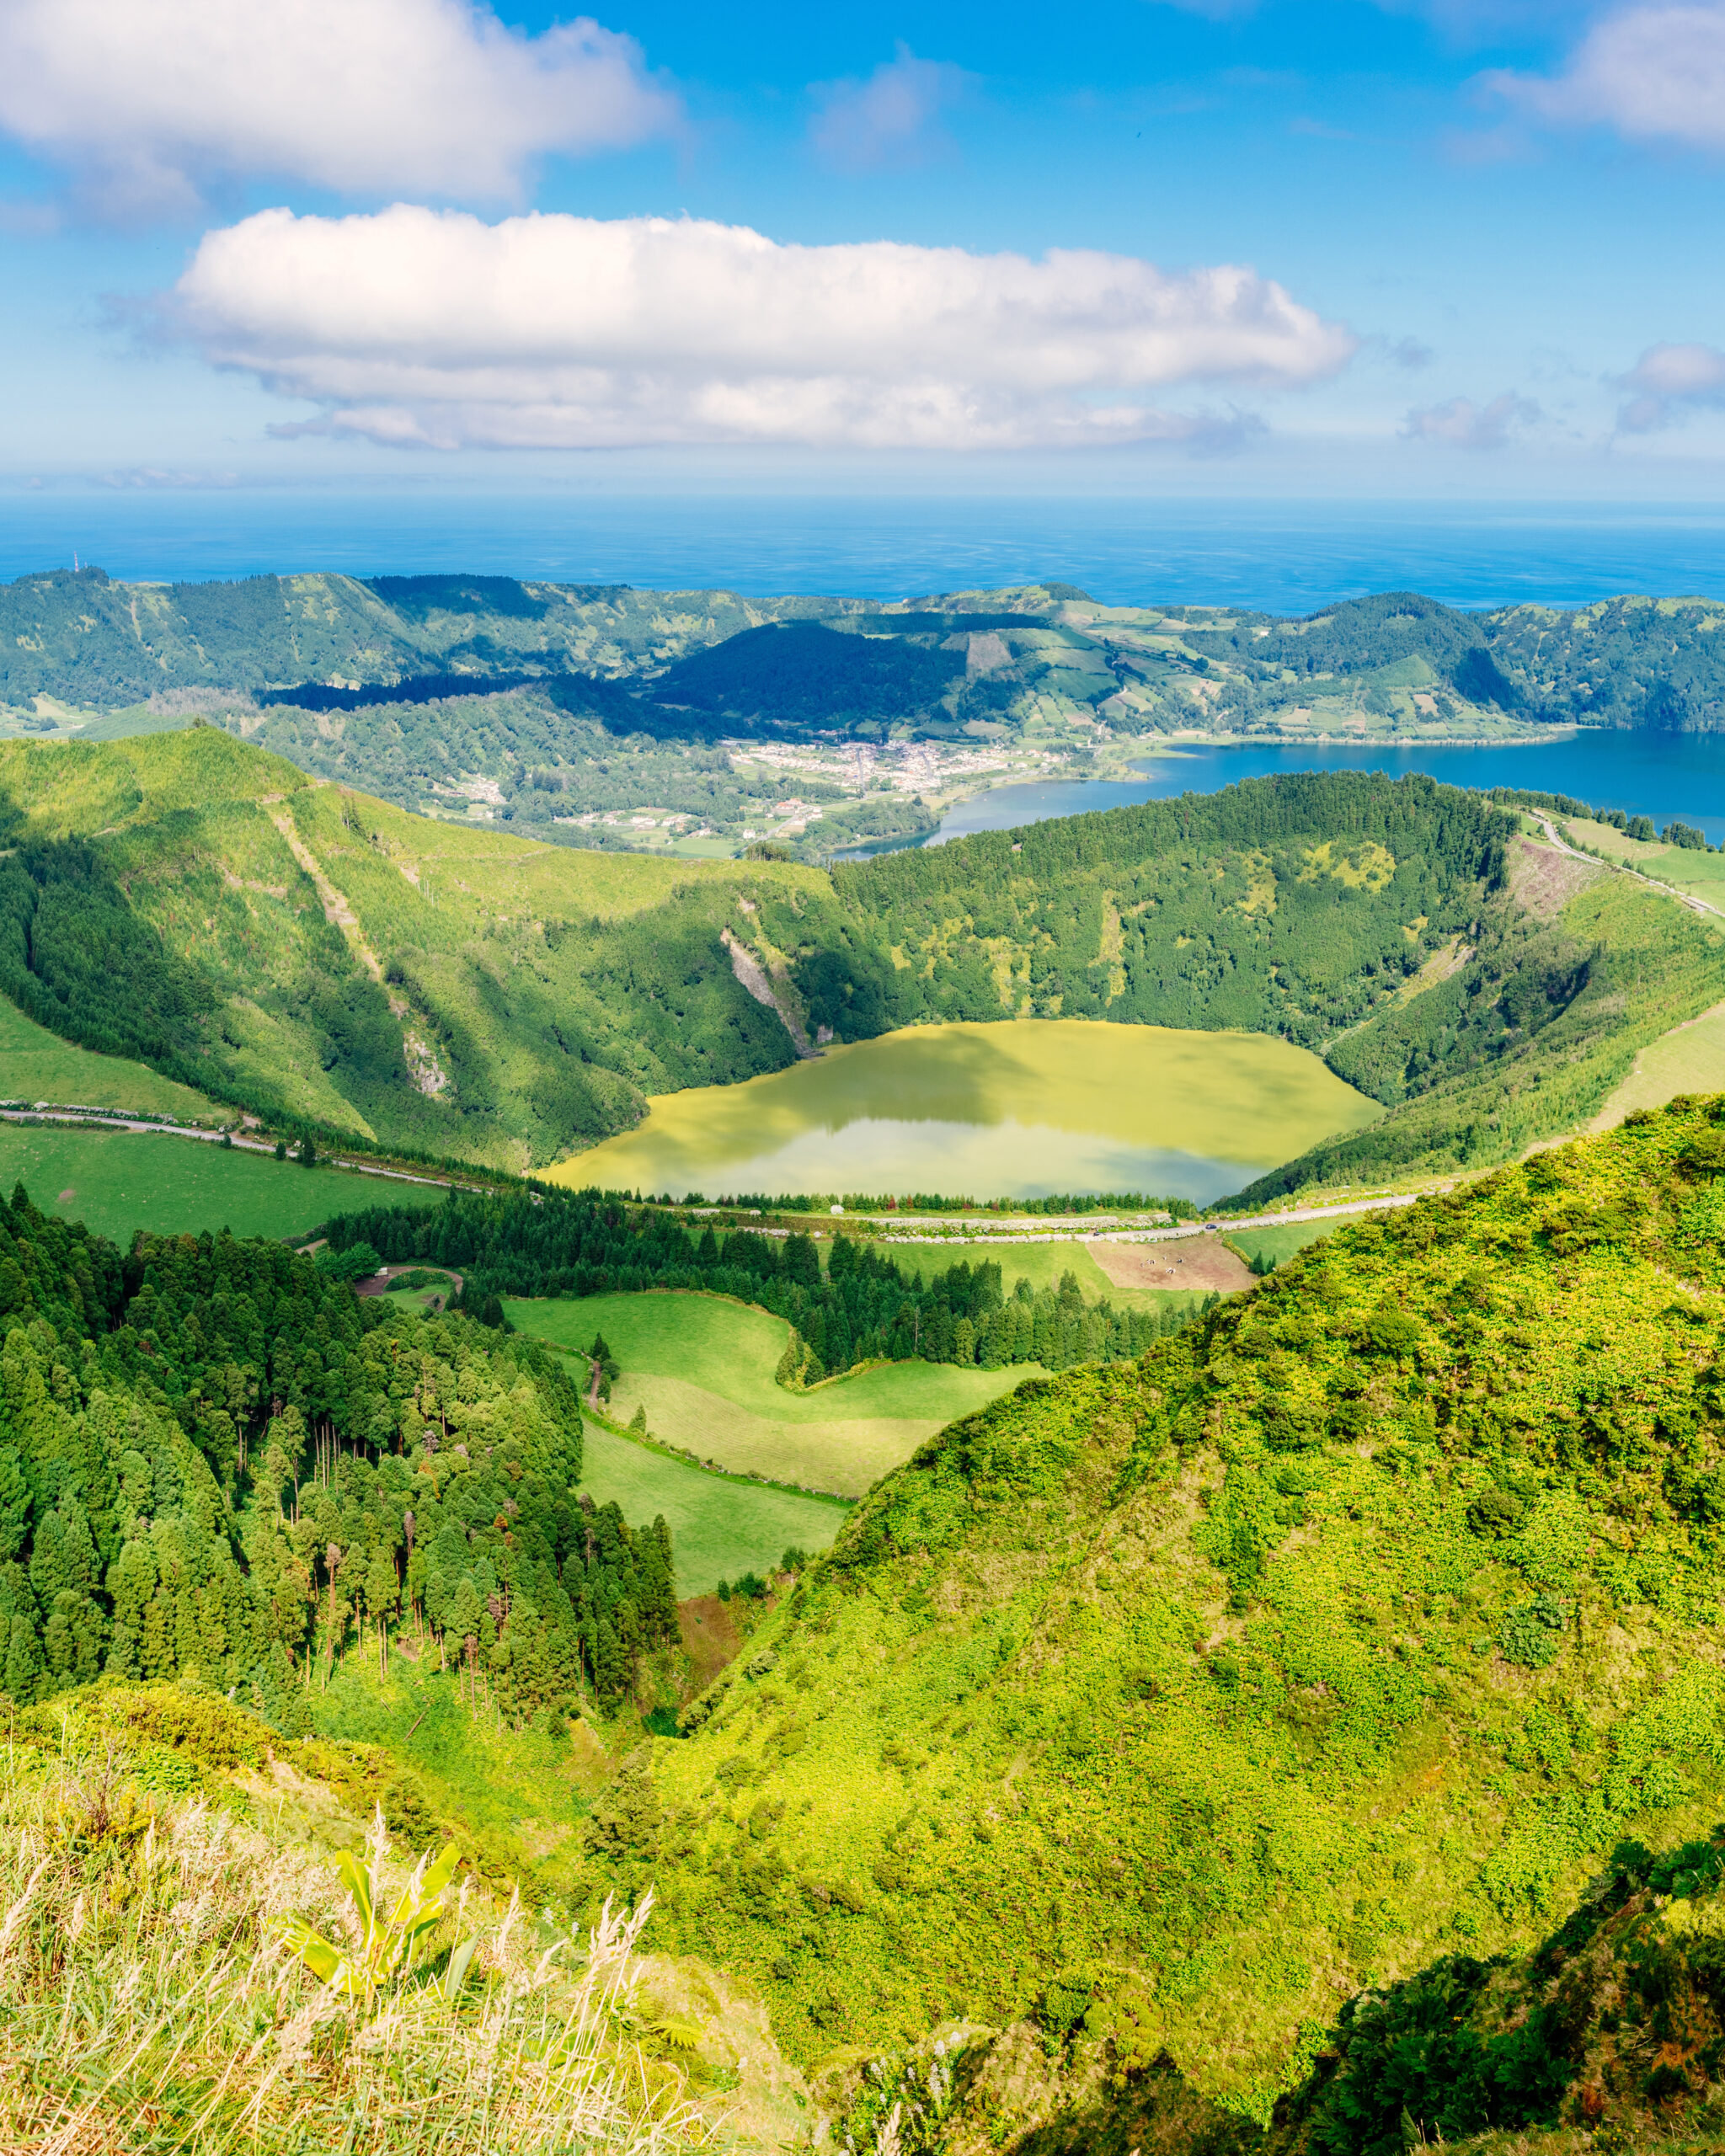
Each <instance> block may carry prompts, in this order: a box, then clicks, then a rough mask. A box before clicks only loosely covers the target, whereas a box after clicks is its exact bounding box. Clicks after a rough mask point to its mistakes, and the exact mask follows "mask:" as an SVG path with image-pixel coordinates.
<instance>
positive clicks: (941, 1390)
mask: <svg viewBox="0 0 1725 2156" xmlns="http://www.w3.org/2000/svg"><path fill="white" fill-rule="evenodd" d="M505 1310H507V1312H508V1314H509V1316H510V1321H512V1322H513V1323H514V1324H515V1326H518V1327H519V1328H520V1330H521V1331H523V1332H527V1333H531V1334H533V1335H534V1336H535V1337H537V1338H539V1339H541V1340H544V1341H546V1342H549V1343H550V1344H551V1345H552V1346H553V1347H559V1348H566V1349H569V1350H573V1351H574V1352H575V1353H585V1351H586V1350H587V1349H588V1348H590V1346H591V1345H592V1342H593V1336H594V1334H595V1332H602V1333H603V1334H604V1335H605V1337H606V1342H607V1343H608V1345H609V1346H610V1348H611V1353H613V1354H614V1355H615V1356H616V1358H617V1362H618V1363H619V1364H621V1365H622V1376H621V1377H620V1378H619V1379H618V1380H617V1382H616V1384H615V1385H613V1387H612V1389H611V1401H610V1407H609V1412H610V1413H611V1417H612V1418H613V1419H614V1420H616V1421H617V1422H628V1420H629V1419H630V1418H631V1417H632V1416H633V1414H634V1412H635V1410H636V1408H637V1407H644V1408H645V1409H646V1411H647V1425H648V1428H649V1430H650V1431H651V1432H652V1433H653V1435H654V1437H656V1438H662V1439H664V1440H665V1443H666V1444H673V1445H676V1446H678V1447H680V1448H681V1449H684V1450H686V1451H688V1452H692V1453H694V1454H696V1455H697V1458H699V1459H702V1460H712V1461H713V1463H714V1464H715V1465H717V1466H719V1467H726V1468H731V1469H734V1470H738V1471H739V1472H740V1473H743V1474H748V1475H765V1476H771V1477H772V1480H773V1481H776V1482H792V1483H796V1484H798V1485H800V1486H802V1487H804V1488H805V1489H810V1490H824V1491H830V1492H835V1493H836V1494H837V1495H838V1496H840V1497H860V1496H861V1495H862V1494H863V1492H864V1491H865V1490H867V1489H868V1488H870V1487H871V1486H873V1484H874V1483H876V1482H878V1481H879V1480H880V1478H881V1476H883V1475H885V1474H887V1473H889V1471H890V1470H892V1469H893V1468H895V1467H897V1466H900V1465H902V1463H903V1462H904V1461H905V1460H908V1459H909V1458H910V1456H911V1454H912V1453H913V1452H914V1451H915V1450H916V1448H917V1446H918V1445H920V1444H922V1443H923V1442H924V1441H925V1440H926V1439H927V1438H932V1436H934V1434H935V1433H936V1432H937V1431H938V1430H942V1429H944V1428H945V1427H946V1425H947V1424H948V1422H953V1421H955V1420H956V1419H957V1418H958V1417H959V1416H961V1415H968V1414H969V1413H970V1412H972V1410H973V1409H975V1408H978V1407H980V1406H983V1404H984V1403H985V1401H990V1400H994V1399H996V1398H998V1397H999V1396H1000V1395H1001V1393H1003V1392H1010V1391H1011V1390H1012V1388H1013V1386H1014V1385H1017V1384H1018V1383H1019V1381H1020V1380H1022V1379H1023V1378H1026V1377H1029V1376H1033V1375H1036V1374H1039V1373H1038V1371H1037V1368H1036V1366H1035V1365H1034V1364H1023V1363H1021V1364H1016V1365H1015V1366H1014V1367H1013V1368H1012V1369H1004V1370H977V1369H957V1368H955V1367H953V1365H952V1364H944V1363H921V1362H911V1363H889V1364H880V1365H878V1366H877V1367H876V1368H874V1369H871V1370H865V1371H863V1372H862V1373H861V1374H859V1375H858V1376H856V1377H848V1378H836V1379H834V1380H832V1381H831V1382H830V1384H827V1385H820V1386H817V1387H816V1388H815V1389H814V1390H812V1391H810V1392H806V1393H796V1392H788V1391H786V1390H785V1389H784V1388H783V1387H782V1385H777V1384H775V1383H774V1381H773V1372H774V1370H775V1369H777V1366H778V1360H779V1358H780V1356H781V1355H782V1353H784V1348H785V1342H786V1341H787V1340H788V1337H789V1335H790V1327H789V1326H788V1325H787V1324H786V1323H785V1321H784V1320H783V1319H782V1318H777V1317H773V1316H772V1315H769V1314H768V1313H767V1312H766V1311H765V1310H751V1309H749V1308H747V1307H746V1306H745V1305H743V1304H740V1303H733V1302H729V1301H727V1300H726V1299H724V1297H723V1296H719V1295H701V1294H669V1293H660V1292H649V1293H648V1294H640V1295H586V1296H583V1297H580V1298H579V1299H569V1300H559V1301H555V1302H525V1301H521V1302H517V1301H513V1300H511V1301H509V1302H506V1303H505ZM788 1539H791V1540H794V1539H795V1538H794V1537H793V1538H788ZM773 1554H774V1555H775V1556H776V1555H777V1551H775V1552H774V1553H773ZM715 1577H717V1576H715Z"/></svg>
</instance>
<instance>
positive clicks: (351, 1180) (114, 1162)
mask: <svg viewBox="0 0 1725 2156" xmlns="http://www.w3.org/2000/svg"><path fill="white" fill-rule="evenodd" d="M92 1060H94V1059H92ZM18 1182H21V1183H22V1184H23V1185H24V1188H25V1189H26V1190H27V1191H29V1194H30V1197H31V1198H32V1199H33V1200H34V1201H35V1203H36V1204H37V1205H39V1206H40V1208H41V1209H42V1211H43V1212H45V1213H58V1214H62V1215H63V1216H64V1217H65V1218H66V1219H68V1220H82V1221H83V1222H84V1224H85V1225H86V1226H88V1227H89V1228H92V1229H93V1230H95V1232H96V1233H97V1234H98V1235H107V1236H109V1237H110V1238H111V1239H112V1241H115V1242H117V1243H118V1244H119V1245H120V1248H121V1249H122V1250H124V1249H126V1247H127V1246H129V1245H130V1244H131V1238H132V1233H133V1230H136V1229H138V1228H147V1229H148V1230H150V1231H151V1233H152V1235H181V1234H189V1235H200V1234H201V1233H202V1232H203V1230H205V1229H206V1228H207V1229H209V1230H210V1231H211V1233H212V1234H215V1233H217V1232H219V1230H222V1229H223V1228H232V1230H233V1232H234V1234H235V1235H277V1236H281V1235H305V1234H307V1232H308V1231H309V1230H312V1228H315V1227H317V1226H318V1225H319V1224H320V1223H321V1222H323V1221H324V1220H327V1219H328V1218H329V1216H330V1214H332V1213H343V1212H354V1211H356V1210H357V1209H359V1208H360V1206H362V1205H376V1204H378V1203H387V1204H392V1205H436V1204H440V1203H441V1202H442V1199H443V1197H444V1191H443V1188H442V1186H441V1184H437V1183H417V1182H395V1181H393V1180H386V1179H385V1178H384V1177H381V1176H361V1175H352V1174H350V1173H348V1172H347V1171H344V1170H343V1169H340V1168H323V1167H318V1168H304V1167H302V1166H300V1164H299V1162H298V1161H276V1160H272V1159H271V1158H270V1155H268V1154H266V1153H247V1152H243V1151H242V1150H240V1149H239V1148H238V1146H235V1147H233V1148H232V1149H231V1150H230V1149H229V1148H227V1147H226V1146H222V1145H214V1144H212V1143H211V1142H210V1141H209V1140H208V1139H200V1138H172V1137H169V1136H168V1135H166V1134H163V1133H159V1132H150V1131H126V1130H77V1129H67V1128H65V1127H64V1126H63V1125H59V1124H55V1123H0V1187H3V1188H4V1189H7V1190H9V1189H11V1187H12V1186H13V1184H14V1183H18ZM379 1193H387V1196H385V1197H383V1198H380V1196H379Z"/></svg>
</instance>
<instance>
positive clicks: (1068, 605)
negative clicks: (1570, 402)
mask: <svg viewBox="0 0 1725 2156" xmlns="http://www.w3.org/2000/svg"><path fill="white" fill-rule="evenodd" d="M1722 618H1725V617H1722V616H1721V615H1720V612H1719V611H1718V609H1717V607H1716V606H1713V605H1712V603H1711V602H1709V601H1707V600H1701V599H1652V598H1642V597H1633V596H1626V597H1621V598H1616V599H1610V600H1601V601H1599V602H1596V603H1594V604H1593V605H1590V606H1583V607H1579V608H1575V609H1571V610H1565V609H1561V608H1556V607H1544V606H1507V607H1498V608H1492V609H1487V610H1485V611H1480V612H1477V613H1476V612H1466V611H1461V610H1459V609H1457V608H1455V607H1452V606H1445V605H1444V604H1442V603H1441V602H1440V601H1439V600H1432V599H1429V598H1426V597H1424V596H1423V595H1421V594H1419V593H1418V592H1407V591H1392V592H1380V593H1375V594H1373V595H1371V596H1370V597H1368V598H1365V599H1357V600H1346V601H1343V602H1342V603H1341V604H1339V605H1337V606H1329V607H1324V608H1322V609H1320V610H1319V611H1317V612H1316V613H1315V614H1313V615H1310V616H1306V617H1304V618H1300V619H1285V618H1282V617H1279V616H1274V615H1270V614H1265V613H1258V612H1253V611H1251V610H1250V609H1244V608H1238V607H1205V606H1167V607H1162V606H1107V605H1105V604H1102V603H1099V602H1098V601H1097V600H1093V599H1092V598H1090V597H1089V596H1088V595H1087V594H1086V593H1084V592H1082V591H1080V590H1076V588H1075V587H1073V586H1071V585H1069V584H1048V583H1044V584H1037V585H1029V586H1025V587H1023V588H1020V589H1017V590H1008V591H998V592H971V593H963V594H950V595H946V596H945V597H943V598H936V599H933V600H921V601H916V602H911V603H910V604H908V605H887V604H882V603H880V602H879V601H873V600H858V599H848V598H842V597H830V598H816V597H793V598H777V599H750V598H744V597H741V596H740V595H738V594H736V593H734V592H729V591H693V592H659V591H644V590H632V589H631V588H630V587H628V585H623V584H609V585H595V584H554V583H548V582H544V581H537V580H535V581H529V582H526V583H521V582H518V581H517V580H516V579H514V578H510V577H481V576H466V577H464V576H457V575H446V576H425V577H376V578H372V579H355V578H352V577H348V576H343V575H339V574H327V573H326V574H318V573H313V574H306V575H301V576H293V577H275V576H259V577H252V578H248V579H243V580H242V581H240V582H238V583H231V584H222V583H209V584H119V583H115V582H114V581H112V580H111V579H109V577H107V576H106V574H104V572H103V571H102V570H100V569H84V570H81V571H78V572H76V573H74V572H70V571H67V570H54V571H50V572H45V573H43V574H37V575H33V576H25V577H20V578H19V579H18V580H17V581H16V582H15V583H13V584H4V585H0V697H3V698H4V699H5V700H6V701H7V702H11V703H13V704H19V705H28V704H29V702H30V700H31V699H32V698H33V697H35V696H42V695H47V696H56V697H66V698H70V699H71V700H72V701H73V702H84V703H94V704H97V705H99V706H104V707H111V706H115V705H120V704H125V703H127V702H131V701H134V700H136V699H139V698H144V697H148V696H151V695H152V694H157V693H163V692H167V693H171V692H172V691H174V690H175V689H181V690H187V689H212V690H223V691H229V692H231V693H234V694H238V695H241V696H243V695H244V694H245V693H247V692H249V691H260V692H264V693H266V694H268V695H270V696H271V697H272V698H275V697H279V696H280V693H281V692H282V691H288V690H292V689H295V688H298V689H300V690H301V691H303V694H304V697H305V700H306V701H305V707H306V708H308V709H313V710H316V709H325V710H327V709H330V708H333V707H334V706H333V705H332V702H330V696H331V691H332V689H333V690H334V696H335V697H336V699H337V700H338V701H339V702H341V703H342V704H343V705H344V706H345V705H346V702H347V699H348V698H350V697H353V698H355V699H356V700H358V699H360V698H361V697H362V696H363V691H364V690H365V689H366V687H368V686H370V687H374V688H377V689H380V690H385V691H390V692H392V694H393V695H394V696H396V697H397V700H398V701H400V700H401V695H402V692H403V691H404V690H405V691H408V692H409V693H410V694H411V695H413V696H418V697H421V698H423V697H425V696H444V695H447V694H449V693H450V686H449V685H450V684H451V683H456V684H459V683H462V682H466V683H470V684H472V685H473V686H475V687H483V686H487V685H491V684H494V685H496V686H499V687H506V686H510V685H511V684H512V683H513V684H516V685H519V684H520V683H521V682H522V681H531V680H542V681H543V682H545V683H546V684H547V686H550V687H552V688H553V691H554V693H555V694H556V695H557V696H569V695H573V697H574V707H575V708H586V709H588V710H597V711H601V712H602V713H603V715H605V716H606V718H607V723H613V724H616V725H617V726H619V727H622V728H624V729H625V730H628V728H631V727H637V728H644V729H647V730H649V731H655V732H656V731H659V730H660V729H661V728H664V726H665V721H666V719H667V718H670V719H671V720H672V726H673V730H676V728H679V727H680V728H681V731H682V732H683V733H684V734H686V735H687V736H690V737H697V738H698V737H700V736H702V735H703V734H708V733H710V732H711V731H712V730H713V727H714V724H715V723H720V724H721V725H722V727H723V729H724V730H726V731H730V732H735V731H738V730H745V731H746V730H750V729H754V728H759V729H761V730H765V731H767V732H772V731H775V730H779V729H782V730H785V731H788V732H790V733H793V734H795V733H798V732H802V733H809V732H814V733H820V732H832V731H839V732H844V731H847V730H862V731H864V732H867V731H868V730H869V729H871V728H878V727H883V726H886V725H892V724H904V723H911V724H912V725H914V726H917V727H919V728H923V729H925V730H927V731H931V732H933V733H935V734H941V733H943V732H948V731H955V730H958V727H959V725H960V724H961V723H962V722H963V721H964V719H967V718H982V719H984V720H985V722H991V721H1000V720H1006V721H1008V722H1009V723H1027V721H1028V718H1029V716H1030V714H1029V712H1028V707H1026V706H1025V705H1024V703H1023V697H1024V696H1025V693H1026V692H1027V691H1028V692H1029V693H1030V695H1031V696H1042V697H1049V696H1052V697H1055V698H1056V699H1058V700H1060V701H1061V702H1065V703H1066V704H1070V705H1076V706H1079V707H1089V708H1091V709H1093V710H1097V711H1100V712H1103V716H1104V718H1105V721H1106V722H1108V723H1128V724H1133V723H1135V724H1137V725H1143V724H1146V723H1148V724H1150V725H1152V726H1161V727H1167V726H1169V725H1178V724H1185V725H1191V724H1193V723H1202V722H1204V721H1205V720H1206V719H1207V720H1208V722H1209V723H1210V724H1212V725H1219V726H1220V727H1221V728H1223V729H1224V730H1229V729H1235V728H1237V729H1245V730H1249V729H1250V728H1252V727H1253V726H1254V725H1262V724H1263V723H1265V722H1266V721H1268V722H1272V723H1274V721H1275V720H1276V719H1277V718H1279V717H1280V716H1282V715H1284V714H1285V715H1290V716H1291V715H1294V714H1295V713H1297V712H1298V711H1299V710H1300V709H1301V708H1305V709H1307V710H1309V708H1310V706H1311V702H1312V701H1313V699H1314V698H1317V699H1320V700H1327V701H1330V702H1337V703H1338V704H1343V703H1345V704H1347V705H1348V706H1350V707H1356V708H1359V709H1362V710H1364V711H1365V712H1367V713H1368V714H1371V715H1375V716H1379V717H1385V716H1389V715H1391V713H1393V712H1396V711H1397V710H1398V709H1399V710H1401V711H1402V713H1403V715H1405V716H1406V717H1407V718H1410V719H1411V718H1414V717H1415V716H1416V715H1418V710H1419V708H1420V707H1418V705H1417V703H1416V702H1415V699H1416V698H1418V697H1422V696H1423V698H1424V699H1425V707H1424V709H1425V714H1426V716H1428V717H1435V718H1449V719H1453V720H1456V721H1460V722H1461V723H1464V724H1465V723H1466V719H1467V718H1468V715H1469V714H1470V713H1476V712H1477V713H1479V714H1481V715H1482V716H1485V715H1490V714H1495V715H1496V716H1498V717H1499V718H1502V717H1504V716H1514V717H1517V718H1532V719H1536V720H1546V721H1563V722H1578V723H1583V724H1593V725H1598V724H1604V725H1611V726H1652V727H1667V728H1716V727H1717V726H1719V725H1721V724H1725V659H1722V657H1721V649H1720V645H1719V642H1718V632H1719V629H1720V627H1721V623H1722ZM1194 681H1197V682H1199V683H1201V684H1202V688H1201V689H1200V690H1198V691H1194V688H1193V686H1192V684H1193V683H1194ZM345 683H356V684H358V686H357V687H356V688H354V687H344V686H339V685H341V684H345ZM607 683H628V684H629V685H631V686H632V687H633V688H635V689H636V690H638V691H642V692H643V693H642V694H641V696H640V698H639V706H640V707H639V711H638V715H636V716H633V717H631V716H630V715H629V713H628V709H627V704H628V701H629V700H628V699H627V698H622V699H620V698H619V696H617V694H615V693H613V694H611V696H606V684H607ZM584 684H585V686H584ZM679 710H681V713H682V717H681V720H678V719H676V716H675V714H676V712H678V711H679Z"/></svg>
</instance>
